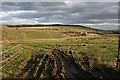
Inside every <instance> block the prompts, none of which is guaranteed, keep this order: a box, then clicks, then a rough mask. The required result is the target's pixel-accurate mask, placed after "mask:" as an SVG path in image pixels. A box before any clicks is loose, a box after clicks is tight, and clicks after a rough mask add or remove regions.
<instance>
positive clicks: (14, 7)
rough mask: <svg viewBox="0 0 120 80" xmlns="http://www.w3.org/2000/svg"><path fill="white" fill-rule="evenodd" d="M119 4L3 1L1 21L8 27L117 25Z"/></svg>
mask: <svg viewBox="0 0 120 80" xmlns="http://www.w3.org/2000/svg"><path fill="white" fill-rule="evenodd" d="M117 5H118V3H117V2H79V1H77V2H75V1H74V2H71V1H64V2H3V3H2V11H1V12H0V14H1V15H0V18H2V20H3V21H2V23H6V24H7V23H9V24H15V23H16V24H17V23H21V24H22V23H25V22H26V23H30V24H36V23H63V24H98V25H99V24H104V23H111V22H112V23H117V18H118V16H117V15H118V6H117ZM13 20H14V21H13ZM104 25H105V24H104Z"/></svg>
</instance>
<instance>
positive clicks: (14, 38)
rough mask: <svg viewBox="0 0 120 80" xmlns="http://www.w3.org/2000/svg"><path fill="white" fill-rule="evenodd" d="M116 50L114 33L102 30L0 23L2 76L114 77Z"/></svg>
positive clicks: (116, 42) (54, 77)
mask: <svg viewBox="0 0 120 80" xmlns="http://www.w3.org/2000/svg"><path fill="white" fill-rule="evenodd" d="M117 52H118V36H117V34H112V33H107V32H105V31H102V30H96V29H91V28H84V27H77V26H44V27H43V26H42V27H39V26H38V27H19V28H16V27H7V26H3V27H2V52H1V54H2V60H1V62H0V63H2V66H1V68H0V69H2V72H1V74H2V76H3V78H39V79H41V78H46V79H48V80H49V78H53V79H56V78H61V79H65V80H67V79H69V78H75V79H76V80H78V79H84V78H87V79H88V78H90V79H93V78H100V77H103V78H109V77H110V78H114V77H115V78H116V77H118V76H119V75H120V73H119V72H118V71H116V70H115V68H116V60H117ZM113 73H114V74H115V75H112V74H113ZM89 75H90V76H89Z"/></svg>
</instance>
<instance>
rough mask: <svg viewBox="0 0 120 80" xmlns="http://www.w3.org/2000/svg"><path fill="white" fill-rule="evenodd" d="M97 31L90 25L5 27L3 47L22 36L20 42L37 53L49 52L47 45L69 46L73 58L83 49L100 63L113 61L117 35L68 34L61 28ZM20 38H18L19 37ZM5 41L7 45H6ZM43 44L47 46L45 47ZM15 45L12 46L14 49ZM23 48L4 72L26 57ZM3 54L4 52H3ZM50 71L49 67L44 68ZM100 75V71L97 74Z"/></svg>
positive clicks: (10, 70) (62, 48) (77, 56)
mask: <svg viewBox="0 0 120 80" xmlns="http://www.w3.org/2000/svg"><path fill="white" fill-rule="evenodd" d="M69 31H74V32H96V31H95V30H92V29H87V28H78V27H69V26H68V27H67V26H66V27H64V26H60V27H59V26H54V27H53V26H46V27H41V28H19V29H18V30H16V29H15V28H8V29H6V30H5V31H4V35H5V38H6V39H8V40H9V42H8V44H7V42H6V40H5V39H4V40H3V43H4V44H3V48H2V49H3V51H4V50H7V49H9V48H11V47H13V46H15V45H17V44H18V43H14V44H12V43H11V42H15V41H19V40H20V39H21V38H22V44H23V46H24V47H26V48H28V49H30V50H28V52H30V51H37V52H38V53H40V54H45V53H50V50H51V49H46V48H52V49H53V48H55V47H56V48H58V49H60V50H64V51H69V50H70V48H71V50H72V52H73V54H72V55H73V56H74V57H75V58H79V57H80V56H81V55H80V54H78V53H80V52H84V53H85V54H86V55H87V56H89V57H91V58H97V59H99V62H100V63H101V64H102V63H104V62H113V61H116V57H117V51H118V37H117V36H115V35H113V34H111V35H99V36H73V37H71V36H69V35H64V34H62V33H60V32H69ZM19 42H20V41H19ZM5 44H7V45H5ZM45 47H46V48H45ZM16 51H17V49H16V50H15V52H16ZM11 52H14V51H11ZM28 52H27V51H26V49H24V52H23V53H24V54H22V55H20V57H19V58H17V59H16V60H14V61H12V62H11V63H10V64H9V65H8V66H7V67H5V68H4V69H3V71H4V72H6V73H9V74H11V73H12V72H13V71H14V70H15V68H17V67H18V66H19V64H20V62H21V61H22V60H24V59H25V58H30V55H29V56H28V57H27V54H26V53H28ZM3 54H5V53H3ZM28 54H29V53H28ZM47 72H49V70H48V71H47ZM98 75H99V74H98Z"/></svg>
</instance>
